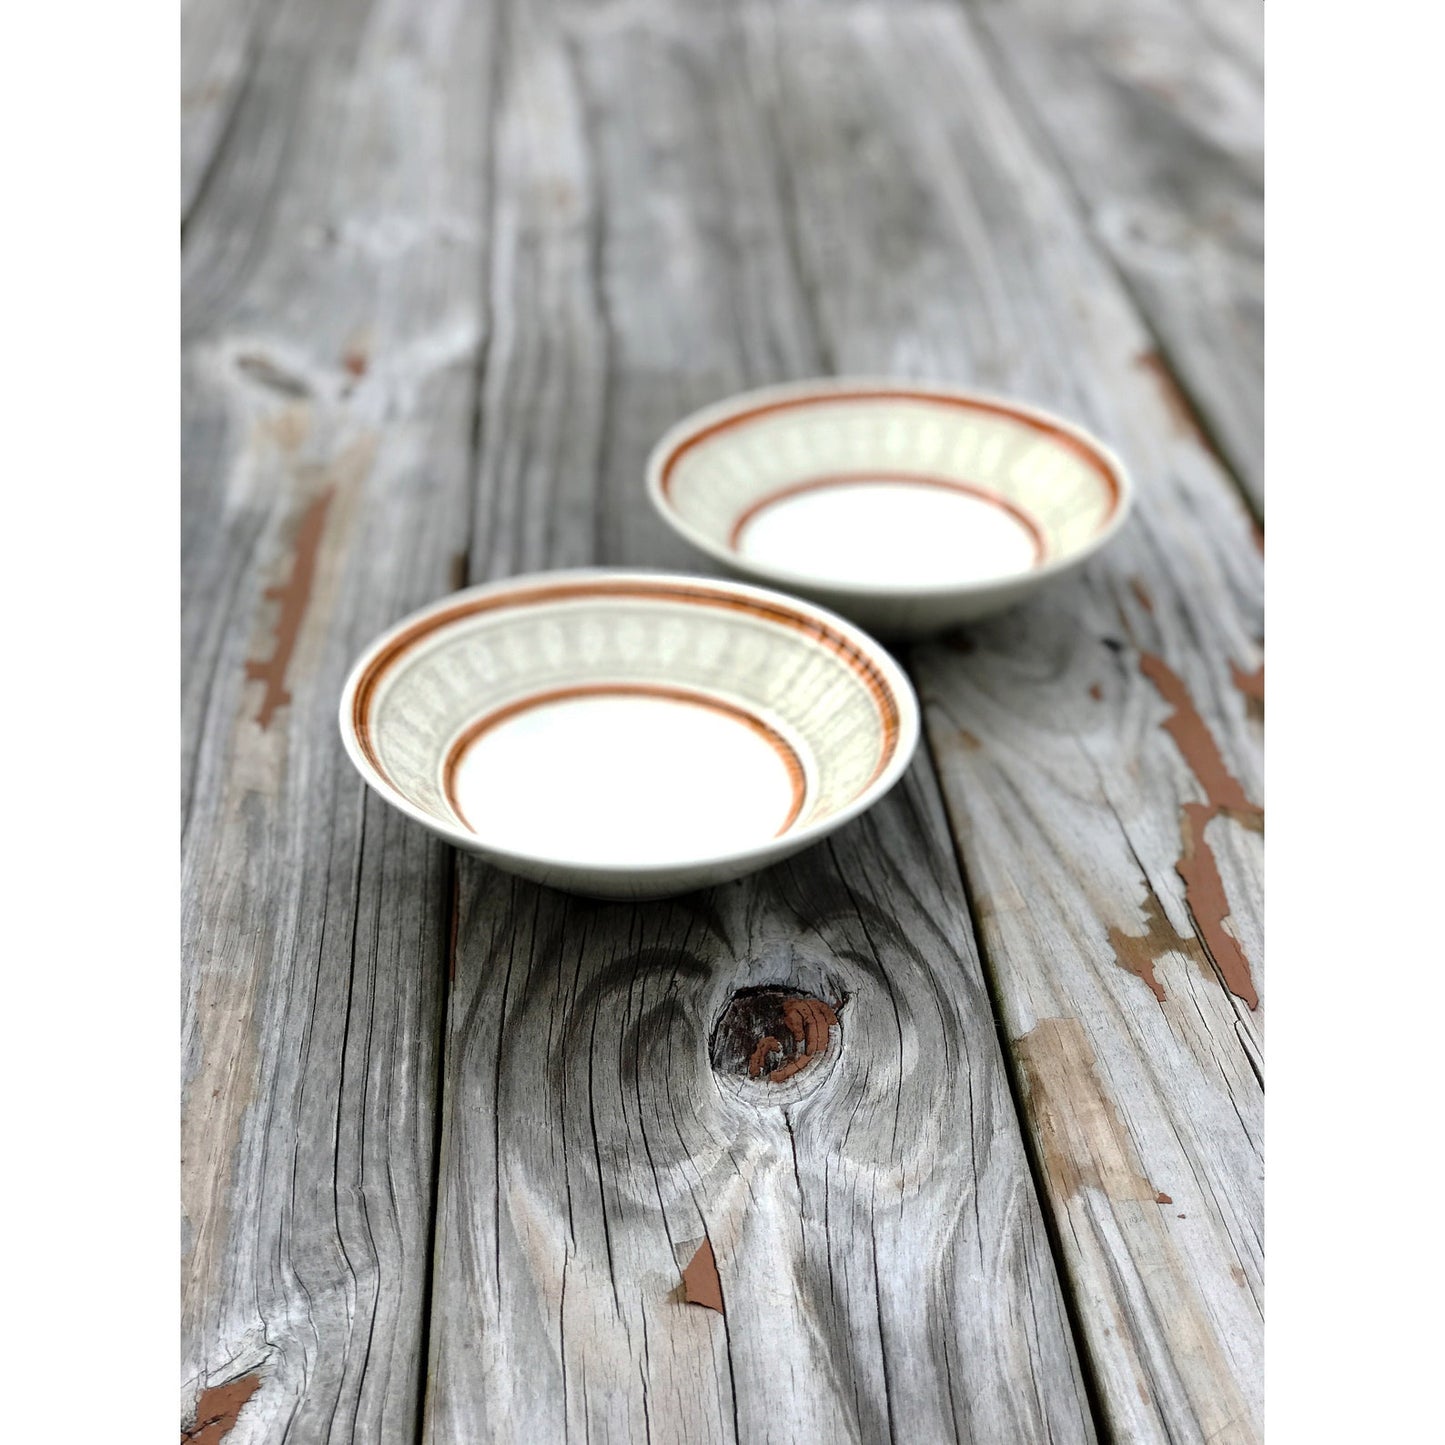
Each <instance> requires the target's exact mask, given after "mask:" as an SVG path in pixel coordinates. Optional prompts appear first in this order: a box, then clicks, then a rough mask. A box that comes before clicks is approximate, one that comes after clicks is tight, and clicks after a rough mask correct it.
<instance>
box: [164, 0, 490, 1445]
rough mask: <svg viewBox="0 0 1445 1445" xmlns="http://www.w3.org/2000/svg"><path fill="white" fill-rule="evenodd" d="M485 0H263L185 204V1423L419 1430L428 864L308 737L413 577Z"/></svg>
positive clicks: (432, 894) (469, 355)
mask: <svg viewBox="0 0 1445 1445" xmlns="http://www.w3.org/2000/svg"><path fill="white" fill-rule="evenodd" d="M490 31H491V25H490V17H489V14H488V12H487V11H486V10H484V9H479V8H478V7H475V6H470V5H465V4H430V3H428V4H417V3H412V0H376V3H374V4H369V5H353V4H349V3H340V0H336V3H327V0H293V3H288V4H284V5H282V6H281V7H280V9H278V11H277V13H276V15H275V17H274V19H273V20H272V21H271V23H270V25H269V26H268V28H267V32H266V36H265V41H264V44H263V45H262V46H261V48H260V50H259V52H258V54H257V56H256V60H255V70H254V74H253V75H252V76H251V78H250V80H249V82H248V85H247V88H246V93H245V96H244V97H243V99H242V101H241V105H240V110H239V111H238V113H237V115H236V117H235V120H234V122H233V125H234V134H233V136H232V137H231V139H230V141H229V142H228V143H227V145H226V146H225V148H224V149H223V151H222V152H221V153H220V154H219V156H218V158H217V161H216V171H215V173H214V175H213V176H212V177H211V179H210V181H209V182H208V184H207V186H206V188H205V191H204V194H203V195H202V197H201V200H200V201H199V203H198V205H197V208H196V211H195V213H194V215H193V217H192V221H191V225H190V227H189V228H188V231H187V238H186V246H185V251H184V276H185V313H186V317H185V319H186V346H185V416H184V421H185V429H184V439H183V455H184V473H185V496H184V507H183V511H184V569H183V570H184V589H185V595H184V618H185V636H184V648H185V651H184V656H185V670H184V689H183V701H184V713H185V735H186V741H187V752H186V759H185V772H184V779H185V795H186V796H185V804H186V816H187V827H186V834H185V846H184V899H185V902H184V914H183V942H184V962H185V968H184V996H183V1011H184V1031H185V1033H184V1036H185V1053H184V1081H183V1082H184V1091H183V1118H182V1138H183V1149H184V1158H183V1165H182V1169H183V1174H182V1191H183V1210H184V1221H183V1227H184V1259H183V1276H182V1278H183V1346H182V1348H183V1356H182V1359H183V1374H182V1381H183V1384H182V1399H181V1408H182V1419H183V1423H186V1422H189V1423H191V1424H193V1425H197V1426H200V1427H202V1428H205V1426H206V1422H207V1421H209V1420H212V1419H215V1420H216V1421H217V1422H218V1423H217V1424H216V1425H214V1426H212V1427H210V1430H209V1433H208V1434H206V1435H205V1436H204V1438H219V1432H220V1430H221V1428H222V1426H225V1425H228V1424H229V1422H231V1421H232V1420H234V1421H235V1424H234V1426H233V1428H230V1430H229V1433H227V1435H226V1438H227V1440H228V1442H235V1445H248V1442H256V1441H279V1440H282V1439H288V1440H300V1441H315V1440H323V1439H333V1440H346V1441H358V1442H360V1441H403V1440H413V1439H414V1438H415V1436H416V1432H417V1428H418V1422H419V1416H420V1408H421V1400H420V1396H421V1386H422V1379H423V1369H424V1359H425V1349H426V1347H425V1320H424V1301H425V1295H426V1288H427V1278H428V1268H429V1261H430V1249H429V1243H430V1230H431V1216H432V1210H433V1201H434V1184H433V1174H434V1160H435V1147H436V1123H435V1119H436V1102H437V1088H438V1068H439V1055H440V1043H441V1024H442V1013H443V1008H444V991H445V970H446V954H447V942H448V931H449V925H450V916H449V915H450V901H451V895H452V884H453V877H452V865H451V860H450V857H449V856H448V854H447V852H446V850H445V849H443V848H442V847H440V846H439V845H436V844H434V843H432V842H431V841H429V840H428V838H427V837H426V835H424V834H423V833H421V832H419V831H418V830H417V829H416V828H414V827H412V826H411V825H409V824H408V823H407V822H406V821H405V820H403V819H401V818H400V817H398V816H397V815H395V814H393V813H392V812H390V811H389V810H388V809H387V808H385V807H384V806H383V805H382V804H380V802H379V801H378V800H376V799H374V798H369V797H368V796H367V795H366V793H365V789H364V788H363V786H362V784H361V783H360V780H359V779H358V778H357V777H356V776H355V775H354V773H353V772H352V770H351V768H350V767H349V765H348V764H347V762H346V760H345V757H344V755H343V754H342V751H341V749H340V747H339V744H338V741H337V737H336V725H335V708H336V700H337V697H338V695H339V692H340V688H341V683H342V678H343V676H344V674H345V670H346V668H347V666H348V664H349V663H350V661H351V659H352V657H353V655H354V654H355V652H356V651H357V650H358V649H359V648H360V647H361V646H362V644H363V643H364V642H365V641H367V640H368V639H369V638H370V636H372V635H373V634H374V633H375V632H376V631H377V630H379V629H380V628H381V627H382V626H383V625H385V624H387V623H388V622H390V621H392V620H393V619H394V618H395V617H396V616H397V615H398V614H399V613H401V612H404V611H406V610H407V609H408V608H410V607H413V606H416V605H418V604H419V603H421V602H423V601H424V600H427V599H429V598H430V597H432V596H435V595H436V594H437V593H439V592H441V591H444V590H445V589H446V588H447V586H448V585H449V582H450V577H451V573H452V568H453V562H454V553H455V552H456V550H457V548H458V547H459V546H460V545H461V542H460V541H459V538H461V537H463V536H464V535H465V531H466V525H467V512H468V507H467V497H468V490H469V487H468V475H469V455H470V434H471V423H472V397H473V393H474V387H473V383H472V371H473V367H474V364H475V357H476V354H477V349H478V347H479V345H480V341H481V337H482V333H483V322H484V313H483V310H482V305H483V296H482V288H481V276H482V272H483V268H484V262H485V254H484V245H483V235H482V233H481V229H480V227H479V224H478V222H479V218H480V216H481V215H482V214H483V211H484V199H485V194H484V175H485V168H484V164H483V158H484V155H485V150H486V147H485V136H484V132H485V114H484V112H483V111H482V110H481V109H479V107H478V106H477V102H476V87H477V77H478V76H479V75H485V73H486V70H487V64H488V55H489V45H490Z"/></svg>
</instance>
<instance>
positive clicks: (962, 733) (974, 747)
mask: <svg viewBox="0 0 1445 1445" xmlns="http://www.w3.org/2000/svg"><path fill="white" fill-rule="evenodd" d="M958 740H959V742H961V743H962V744H963V745H964V747H966V748H967V749H968V750H969V752H971V753H976V752H977V751H978V750H979V749H980V748H981V747H982V746H983V744H982V743H981V742H979V740H978V739H977V738H976V737H974V735H973V734H972V733H971V732H969V730H968V729H967V728H959V730H958Z"/></svg>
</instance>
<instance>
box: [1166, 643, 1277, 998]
mask: <svg viewBox="0 0 1445 1445" xmlns="http://www.w3.org/2000/svg"><path fill="white" fill-rule="evenodd" d="M1139 667H1140V670H1141V671H1142V672H1143V673H1144V675H1145V677H1147V678H1148V679H1149V681H1150V682H1152V683H1153V684H1154V687H1155V688H1156V690H1157V691H1158V693H1159V696H1160V697H1162V698H1163V699H1164V701H1165V702H1167V703H1169V704H1170V706H1171V707H1173V709H1174V711H1173V712H1171V713H1170V714H1169V716H1168V717H1167V718H1165V719H1164V728H1165V730H1166V731H1167V732H1168V733H1169V735H1170V736H1171V737H1172V738H1173V739H1174V742H1175V745H1176V746H1177V747H1178V749H1179V751H1180V753H1181V754H1182V755H1183V757H1184V761H1185V762H1186V763H1187V764H1188V765H1189V770H1190V771H1191V772H1192V773H1193V774H1194V776H1195V778H1196V779H1197V780H1198V781H1199V784H1200V786H1201V787H1202V788H1203V789H1204V793H1205V797H1206V799H1207V800H1208V801H1206V802H1204V803H1186V804H1184V806H1183V807H1182V808H1181V809H1180V820H1179V833H1180V854H1179V861H1178V863H1176V865H1175V868H1176V871H1177V872H1178V874H1179V876H1180V878H1182V879H1183V880H1184V901H1185V903H1186V904H1187V905H1188V907H1189V912H1190V915H1191V916H1192V917H1193V919H1194V927H1195V930H1196V931H1197V933H1198V935H1199V938H1200V941H1201V942H1202V943H1203V945H1204V947H1205V949H1206V950H1207V951H1208V954H1209V957H1210V959H1211V960H1212V961H1213V963H1214V966H1215V968H1216V969H1217V970H1218V971H1219V976H1220V977H1221V978H1222V979H1223V980H1224V985H1225V987H1226V988H1227V989H1228V990H1229V991H1230V993H1232V994H1233V995H1234V996H1235V997H1236V998H1239V999H1243V1000H1244V1002H1245V1003H1247V1004H1248V1005H1249V1006H1250V1008H1252V1009H1253V1008H1258V1007H1259V995H1258V993H1257V992H1256V991H1255V987H1254V979H1253V976H1252V974H1251V972H1250V967H1249V960H1248V959H1247V958H1246V957H1245V955H1244V950H1243V949H1242V948H1240V946H1239V943H1238V941H1237V940H1236V939H1235V938H1234V936H1233V935H1232V934H1230V933H1228V932H1227V931H1226V930H1225V927H1224V920H1225V919H1226V918H1227V917H1228V916H1229V899H1228V897H1227V896H1226V894H1225V891H1224V881H1223V879H1222V878H1221V877H1220V874H1219V866H1218V864H1217V863H1216V862H1215V859H1214V853H1213V851H1212V850H1211V849H1210V847H1209V842H1208V839H1207V838H1206V837H1205V829H1206V828H1207V827H1208V826H1209V824H1210V822H1211V821H1212V820H1213V819H1214V818H1215V817H1217V816H1218V815H1219V814H1220V813H1224V814H1226V815H1227V816H1228V817H1230V818H1233V819H1235V820H1236V821H1237V822H1242V823H1244V824H1245V825H1246V826H1249V827H1259V826H1262V824H1263V820H1264V811H1263V809H1262V808H1260V807H1259V805H1258V804H1257V803H1253V802H1251V801H1250V800H1249V798H1248V797H1247V796H1246V795H1245V791H1244V789H1243V788H1242V787H1241V786H1240V784H1239V781H1238V779H1236V778H1235V777H1234V775H1233V774H1232V773H1231V772H1230V771H1229V768H1228V766H1227V765H1226V764H1225V761H1224V757H1223V755H1222V754H1221V753H1220V751H1219V745H1218V743H1216V742H1215V740H1214V735H1213V734H1212V733H1211V732H1210V731H1209V727H1208V725H1207V724H1206V723H1205V721H1204V719H1203V717H1201V716H1200V713H1199V709H1198V708H1197V707H1195V705H1194V700H1193V698H1191V697H1190V695H1189V690H1188V688H1187V687H1185V685H1184V682H1183V680H1182V679H1181V678H1180V677H1179V675H1178V674H1177V673H1175V672H1174V671H1173V669H1172V668H1170V666H1169V665H1168V664H1167V663H1166V662H1165V661H1164V660H1163V659H1162V658H1160V657H1156V656H1155V655H1154V654H1153V653H1147V652H1146V653H1143V654H1142V655H1141V656H1140V659H1139Z"/></svg>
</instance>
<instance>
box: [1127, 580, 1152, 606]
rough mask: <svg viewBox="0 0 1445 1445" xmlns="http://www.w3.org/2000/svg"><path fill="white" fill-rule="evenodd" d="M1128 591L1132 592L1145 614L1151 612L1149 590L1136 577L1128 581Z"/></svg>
mask: <svg viewBox="0 0 1445 1445" xmlns="http://www.w3.org/2000/svg"><path fill="white" fill-rule="evenodd" d="M1129 590H1130V591H1131V592H1133V594H1134V596H1135V598H1136V599H1137V600H1138V603H1139V606H1140V607H1142V608H1143V609H1144V610H1145V612H1153V610H1154V599H1153V598H1152V597H1151V596H1150V595H1149V589H1148V588H1147V587H1146V586H1145V585H1144V584H1143V583H1142V582H1141V581H1140V580H1139V579H1138V578H1137V577H1131V578H1130V579H1129Z"/></svg>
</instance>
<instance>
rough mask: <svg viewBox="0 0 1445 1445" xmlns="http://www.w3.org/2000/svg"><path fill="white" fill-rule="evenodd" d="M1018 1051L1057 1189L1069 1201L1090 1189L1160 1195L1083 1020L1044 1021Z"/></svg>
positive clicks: (1145, 1197) (1017, 1044)
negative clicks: (1110, 1090) (1101, 1072)
mask: <svg viewBox="0 0 1445 1445" xmlns="http://www.w3.org/2000/svg"><path fill="white" fill-rule="evenodd" d="M1014 1051H1015V1054H1016V1056H1017V1058H1018V1061H1019V1066H1020V1068H1021V1069H1022V1070H1023V1076H1024V1086H1025V1092H1026V1096H1027V1101H1028V1116H1029V1118H1030V1119H1031V1120H1032V1121H1033V1125H1034V1128H1035V1130H1036V1131H1037V1133H1038V1139H1039V1147H1040V1151H1041V1153H1042V1155H1043V1164H1044V1172H1045V1173H1046V1174H1047V1175H1048V1178H1049V1182H1050V1184H1051V1185H1052V1187H1053V1189H1054V1190H1055V1191H1056V1192H1057V1193H1058V1194H1060V1195H1062V1196H1064V1197H1070V1196H1073V1195H1076V1194H1078V1193H1079V1192H1080V1191H1081V1190H1082V1189H1084V1188H1085V1187H1086V1186H1088V1187H1092V1188H1095V1189H1102V1190H1103V1191H1104V1193H1105V1194H1107V1195H1108V1196H1109V1198H1110V1199H1134V1200H1139V1201H1148V1202H1153V1200H1154V1198H1155V1190H1154V1188H1153V1186H1152V1185H1150V1184H1149V1182H1148V1180H1147V1179H1145V1177H1144V1170H1143V1168H1142V1167H1141V1165H1140V1162H1139V1156H1138V1152H1137V1151H1136V1150H1135V1148H1134V1141H1133V1138H1132V1136H1131V1135H1130V1133H1129V1131H1128V1129H1127V1128H1126V1127H1125V1125H1124V1122H1123V1120H1121V1119H1120V1118H1119V1114H1118V1111H1117V1110H1116V1109H1115V1107H1114V1101H1113V1100H1112V1099H1111V1098H1110V1097H1109V1095H1108V1093H1107V1092H1106V1090H1105V1089H1104V1085H1103V1082H1102V1080H1101V1079H1100V1078H1099V1074H1098V1068H1097V1063H1096V1060H1095V1058H1094V1050H1093V1048H1092V1047H1091V1046H1090V1044H1089V1039H1088V1035H1087V1034H1086V1033H1085V1032H1084V1026H1083V1025H1082V1024H1081V1023H1080V1022H1079V1021H1078V1019H1072V1018H1062V1019H1043V1020H1041V1021H1040V1022H1039V1023H1038V1024H1037V1025H1035V1027H1034V1028H1032V1029H1030V1030H1029V1032H1028V1033H1026V1034H1025V1035H1024V1036H1023V1037H1022V1038H1020V1039H1016V1040H1015V1041H1014Z"/></svg>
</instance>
